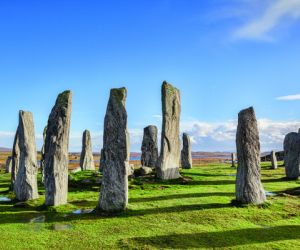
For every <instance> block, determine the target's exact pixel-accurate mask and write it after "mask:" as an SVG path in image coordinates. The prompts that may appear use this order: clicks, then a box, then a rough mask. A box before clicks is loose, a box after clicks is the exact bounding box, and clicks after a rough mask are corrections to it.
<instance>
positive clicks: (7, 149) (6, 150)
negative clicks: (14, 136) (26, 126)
mask: <svg viewBox="0 0 300 250" xmlns="http://www.w3.org/2000/svg"><path fill="white" fill-rule="evenodd" d="M11 150H12V149H11V148H3V147H0V152H11Z"/></svg>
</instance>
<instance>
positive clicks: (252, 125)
mask: <svg viewBox="0 0 300 250" xmlns="http://www.w3.org/2000/svg"><path fill="white" fill-rule="evenodd" d="M236 147H237V158H238V168H237V178H236V200H237V201H238V202H240V203H243V204H262V203H264V202H265V200H266V195H265V191H264V188H263V186H262V184H261V181H260V143H259V133H258V128H257V121H256V117H255V113H254V109H253V108H252V107H250V108H248V109H245V110H242V111H241V112H240V113H239V118H238V127H237V133H236Z"/></svg>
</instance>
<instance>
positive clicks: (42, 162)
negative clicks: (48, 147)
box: [40, 126, 47, 183]
mask: <svg viewBox="0 0 300 250" xmlns="http://www.w3.org/2000/svg"><path fill="white" fill-rule="evenodd" d="M46 135H47V126H46V127H45V128H44V131H43V146H42V149H41V162H40V168H41V172H42V183H44V182H45V173H44V166H45V142H46Z"/></svg>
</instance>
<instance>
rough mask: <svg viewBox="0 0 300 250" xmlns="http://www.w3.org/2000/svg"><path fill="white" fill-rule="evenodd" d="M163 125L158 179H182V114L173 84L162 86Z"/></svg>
mask: <svg viewBox="0 0 300 250" xmlns="http://www.w3.org/2000/svg"><path fill="white" fill-rule="evenodd" d="M162 113H163V124H162V134H161V149H160V156H159V159H158V162H157V168H156V170H157V177H158V178H159V179H162V180H168V179H176V178H179V177H180V174H179V164H180V139H179V122H180V113H181V103H180V92H179V90H178V89H176V88H174V87H173V86H172V85H171V84H168V83H167V82H164V83H163V85H162Z"/></svg>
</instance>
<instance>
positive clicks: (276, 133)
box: [0, 119, 300, 152]
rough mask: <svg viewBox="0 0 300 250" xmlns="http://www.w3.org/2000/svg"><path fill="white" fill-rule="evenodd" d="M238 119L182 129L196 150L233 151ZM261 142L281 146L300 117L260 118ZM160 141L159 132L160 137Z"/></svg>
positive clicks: (1, 136) (96, 140)
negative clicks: (288, 119)
mask: <svg viewBox="0 0 300 250" xmlns="http://www.w3.org/2000/svg"><path fill="white" fill-rule="evenodd" d="M236 127H237V121H236V120H228V121H224V122H204V121H199V120H189V121H182V122H181V132H186V133H188V134H189V135H190V136H191V141H192V145H193V150H194V151H234V150H235V135H236ZM258 127H259V133H260V142H261V148H262V151H269V150H273V149H274V150H281V149H282V144H283V140H284V136H285V135H286V134H287V133H289V132H293V131H294V132H296V131H298V128H300V121H273V120H270V119H258ZM129 133H130V143H131V151H137V152H138V151H140V147H141V143H142V138H143V129H142V128H141V129H139V128H135V129H129ZM159 135H160V131H159ZM81 136H82V134H81V133H78V132H72V133H71V134H70V151H71V152H80V150H81V140H82V138H81ZM91 136H92V144H93V151H94V152H100V149H101V148H102V140H103V139H102V138H103V132H102V131H101V132H97V133H95V132H91ZM13 139H14V133H12V132H5V131H4V132H3V131H0V142H1V144H0V146H1V147H7V148H11V147H12V144H13ZM158 142H159V143H160V136H159V138H158ZM41 145H42V137H41V135H37V148H38V149H40V148H41Z"/></svg>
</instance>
